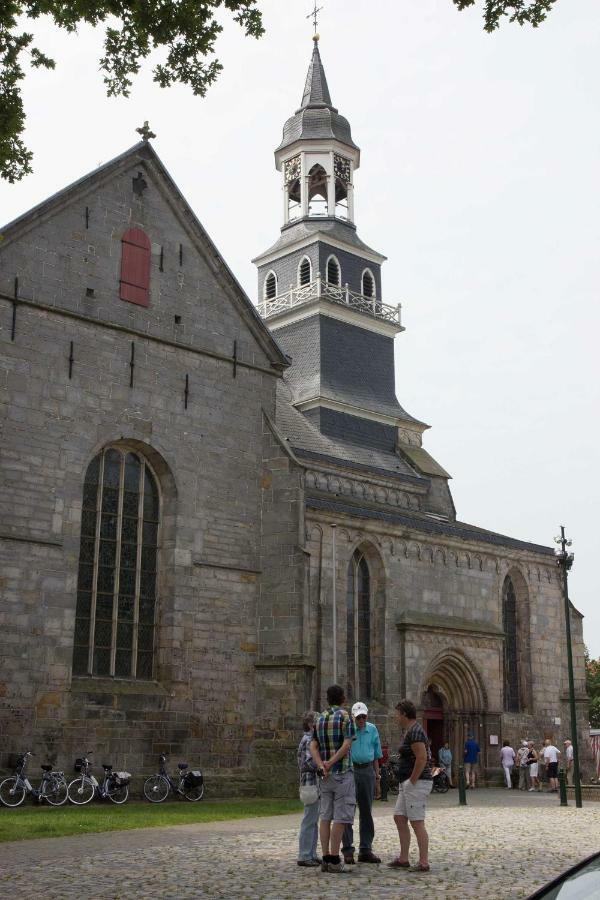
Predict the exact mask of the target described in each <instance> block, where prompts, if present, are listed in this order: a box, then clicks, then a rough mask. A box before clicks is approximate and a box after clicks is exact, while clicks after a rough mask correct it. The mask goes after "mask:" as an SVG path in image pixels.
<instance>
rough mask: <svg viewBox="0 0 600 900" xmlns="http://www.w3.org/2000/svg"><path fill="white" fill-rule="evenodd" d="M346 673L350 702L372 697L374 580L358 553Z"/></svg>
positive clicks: (351, 572) (352, 565) (351, 568)
mask: <svg viewBox="0 0 600 900" xmlns="http://www.w3.org/2000/svg"><path fill="white" fill-rule="evenodd" d="M346 670H347V678H348V688H347V698H348V700H358V699H360V700H364V699H367V698H369V697H370V696H371V578H370V575H369V566H368V564H367V561H366V559H365V558H364V556H363V555H362V553H361V552H360V550H355V551H354V553H353V555H352V559H351V560H350V562H349V564H348V588H347V594H346Z"/></svg>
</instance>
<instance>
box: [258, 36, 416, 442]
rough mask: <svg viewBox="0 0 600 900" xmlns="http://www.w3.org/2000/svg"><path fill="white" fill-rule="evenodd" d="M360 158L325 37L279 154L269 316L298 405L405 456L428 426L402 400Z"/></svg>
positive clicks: (322, 423) (344, 435) (262, 267)
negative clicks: (361, 227)
mask: <svg viewBox="0 0 600 900" xmlns="http://www.w3.org/2000/svg"><path fill="white" fill-rule="evenodd" d="M359 165H360V149H359V147H358V146H357V145H356V144H355V143H354V140H353V139H352V132H351V129H350V123H349V122H348V120H347V119H346V118H344V116H342V115H340V113H339V112H338V110H337V108H336V107H335V106H334V105H333V103H332V100H331V95H330V92H329V87H328V84H327V78H326V77H325V70H324V67H323V63H322V60H321V54H320V50H319V35H318V34H315V35H314V37H313V49H312V56H311V60H310V63H309V66H308V72H307V75H306V82H305V85H304V91H303V93H302V100H301V102H300V106H299V107H298V109H297V110H296V112H295V113H294V115H293V116H291V117H290V118H289V119H288V120H287V121H286V123H285V125H284V126H283V136H282V140H281V143H280V144H279V146H278V147H277V149H276V150H275V166H276V168H277V170H278V171H279V172H280V173H281V178H282V194H283V224H282V227H281V235H280V237H279V239H278V240H277V241H276V243H275V244H273V246H272V247H270V248H269V249H268V250H266V251H265V252H264V253H262V254H261V255H260V256H257V257H256V258H255V259H254V260H253V262H254V263H255V264H256V266H257V268H258V294H259V305H258V309H259V312H260V314H261V316H262V317H263V319H265V320H266V322H267V324H268V325H269V327H270V328H271V329H272V331H273V332H274V333H275V335H276V337H277V340H278V341H279V342H280V344H281V345H282V347H283V348H284V349H285V351H286V352H287V353H288V354H289V355H290V356H291V357H292V363H293V364H292V366H291V368H290V369H289V371H288V372H287V373H286V381H287V383H288V384H289V386H290V388H291V391H292V399H293V403H294V406H295V407H296V408H297V409H298V410H300V411H301V412H302V413H303V414H304V415H305V416H306V418H307V419H309V420H310V421H311V422H312V423H313V424H314V425H315V426H316V427H317V428H318V429H319V430H320V431H321V432H322V433H323V434H326V435H328V436H330V437H332V438H335V439H340V440H345V441H353V442H356V441H358V442H359V443H360V442H362V444H363V445H364V446H372V447H373V448H378V449H385V450H389V451H392V452H394V451H395V449H396V447H397V443H398V436H399V433H400V432H399V429H401V430H402V435H404V438H407V436H408V438H407V439H409V440H410V442H411V443H412V444H414V445H415V446H420V444H421V434H422V432H423V430H424V429H425V428H426V427H427V426H426V425H424V424H423V423H421V422H419V421H418V420H417V419H414V418H413V417H412V416H410V415H409V414H408V413H407V412H405V410H403V409H402V407H401V406H400V404H399V403H398V400H397V399H396V394H395V384H394V382H395V378H394V338H395V336H396V335H397V334H398V333H399V332H401V331H403V330H404V329H403V328H402V325H401V320H400V305H399V304H395V305H392V304H388V303H386V302H384V300H383V297H382V284H381V265H382V263H383V262H384V261H385V256H383V255H382V254H381V253H378V252H377V251H376V250H373V249H372V248H371V247H369V246H367V244H365V243H364V242H363V241H362V240H361V239H360V238H359V236H358V234H357V230H356V223H355V216H354V176H355V172H356V171H357V170H358V168H359Z"/></svg>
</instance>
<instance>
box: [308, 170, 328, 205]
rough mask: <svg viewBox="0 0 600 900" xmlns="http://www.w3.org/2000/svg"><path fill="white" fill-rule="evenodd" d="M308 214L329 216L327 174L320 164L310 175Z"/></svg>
mask: <svg viewBox="0 0 600 900" xmlns="http://www.w3.org/2000/svg"><path fill="white" fill-rule="evenodd" d="M308 214H309V216H326V215H327V172H326V171H325V169H324V168H323V166H320V165H319V164H318V163H317V164H316V165H314V166H313V167H312V169H311V170H310V172H309V173H308Z"/></svg>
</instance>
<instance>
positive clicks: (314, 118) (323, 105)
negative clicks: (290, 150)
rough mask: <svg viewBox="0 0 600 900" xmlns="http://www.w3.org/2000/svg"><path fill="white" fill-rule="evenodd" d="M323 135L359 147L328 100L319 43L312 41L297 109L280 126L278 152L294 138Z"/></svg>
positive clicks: (309, 138) (322, 136) (355, 147)
mask: <svg viewBox="0 0 600 900" xmlns="http://www.w3.org/2000/svg"><path fill="white" fill-rule="evenodd" d="M323 138H325V139H331V138H335V139H336V140H338V141H340V142H341V143H342V144H346V146H348V147H352V148H353V149H355V150H358V147H357V146H356V144H355V143H354V141H353V140H352V134H351V133H350V123H349V122H348V120H347V119H345V118H344V116H341V115H340V114H339V113H338V111H337V109H336V108H335V106H333V104H332V102H331V96H330V94H329V88H328V86H327V79H326V77H325V70H324V68H323V63H322V62H321V54H320V53H319V42H318V40H315V41H314V46H313V52H312V58H311V61H310V65H309V67H308V73H307V76H306V84H305V86H304V93H303V94H302V102H301V104H300V108H299V109H297V110H296V112H295V113H294V115H293V116H292V117H291V118H289V119H288V120H287V122H286V123H285V125H284V126H283V138H282V141H281V143H280V145H279V147H278V148H277V151H279V150H283V149H284V148H285V147H289V145H290V144H293V143H294V142H295V141H300V140H303V141H304V140H321V139H323ZM277 151H276V152H277Z"/></svg>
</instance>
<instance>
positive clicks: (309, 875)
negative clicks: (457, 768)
mask: <svg viewBox="0 0 600 900" xmlns="http://www.w3.org/2000/svg"><path fill="white" fill-rule="evenodd" d="M467 797H468V801H469V806H467V807H459V806H458V805H457V804H458V797H457V792H456V791H450V792H449V793H448V794H446V795H445V796H435V795H434V796H433V797H432V798H431V803H430V813H429V816H428V828H429V833H430V838H431V865H432V870H431V872H430V873H428V874H424V875H419V874H411V873H407V872H402V871H400V872H399V871H396V870H392V869H388V868H387V867H386V866H385V865H381V866H374V865H356V866H353V867H351V868H349V869H348V870H347V874H343V875H330V874H322V873H321V872H320V871H319V870H318V869H302V868H299V867H298V866H297V865H296V853H297V836H298V823H299V820H300V817H299V816H297V815H292V816H277V817H273V818H268V819H247V820H243V821H238V822H215V823H211V824H202V825H181V826H176V827H173V828H168V829H154V828H153V829H145V830H140V831H125V832H118V833H117V832H112V833H108V834H97V835H96V834H94V835H78V836H76V837H71V838H52V839H47V840H44V839H42V840H39V841H27V842H18V843H14V844H2V845H0V897H2V898H11V900H18V898H27V900H31V898H32V897H42V896H43V897H44V898H45V900H50V898H86V900H87V898H98V900H105V898H106V900H109V898H110V900H116V898H123V900H125V898H145V900H148V898H167V897H168V898H187V897H207V898H234V897H235V898H244V900H245V898H248V900H292V898H293V900H296V898H302V900H312V898H319V900H339V897H340V894H341V892H347V891H349V890H351V889H354V890H357V891H358V896H360V897H361V898H379V897H381V898H386V900H387V898H390V900H391V898H394V900H397V898H398V897H403V896H407V897H408V896H409V895H415V894H416V892H417V891H418V893H419V896H420V897H421V898H424V900H430V898H431V900H433V898H440V900H441V898H456V900H462V898H475V897H480V898H484V897H486V898H488V897H490V896H494V897H498V898H503V897H506V898H519V897H527V895H528V894H529V893H530V892H531V891H532V890H534V889H535V888H536V887H539V886H540V885H541V884H543V883H544V882H546V881H548V880H549V879H550V878H551V877H552V876H554V875H556V874H558V873H559V872H560V871H562V870H563V869H565V868H567V867H568V866H570V865H573V864H574V863H575V862H577V861H579V860H580V859H582V858H583V857H585V856H587V855H589V854H590V853H593V852H594V851H597V850H598V847H599V845H600V808H599V806H598V804H594V803H589V804H587V805H586V806H585V807H584V809H582V810H576V809H575V807H574V806H572V805H571V806H569V807H568V808H566V809H565V808H561V807H560V806H559V804H558V799H557V798H556V796H555V795H549V794H544V795H537V794H536V795H533V794H523V793H520V792H518V791H512V792H510V793H509V792H508V791H500V790H481V791H475V792H472V793H469V794H468V795H467ZM392 811H393V803H392V802H391V801H390V802H388V803H386V804H383V803H377V804H376V809H375V813H376V837H375V846H374V849H375V850H376V851H377V853H378V854H379V855H380V856H381V857H382V858H383V860H384V861H387V860H389V859H391V858H392V856H393V855H395V854H396V852H397V848H398V842H397V836H396V830H395V826H394V823H393V821H392ZM74 812H75V811H74ZM412 851H413V852H412V854H411V855H412V856H413V857H414V858H415V859H416V856H415V854H416V845H415V846H414V847H413V848H412ZM86 854H89V858H87V859H86V858H85V855H86Z"/></svg>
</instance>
